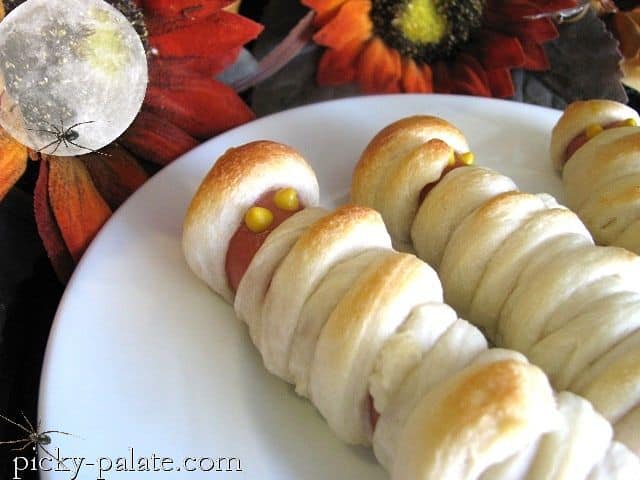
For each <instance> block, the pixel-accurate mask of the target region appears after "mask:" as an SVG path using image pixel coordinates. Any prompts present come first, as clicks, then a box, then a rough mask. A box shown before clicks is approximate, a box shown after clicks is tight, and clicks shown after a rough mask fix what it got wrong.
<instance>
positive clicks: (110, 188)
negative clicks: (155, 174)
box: [80, 144, 148, 210]
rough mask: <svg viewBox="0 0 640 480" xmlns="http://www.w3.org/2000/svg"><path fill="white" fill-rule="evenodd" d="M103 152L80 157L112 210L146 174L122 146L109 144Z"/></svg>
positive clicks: (137, 186) (130, 192)
mask: <svg viewBox="0 0 640 480" xmlns="http://www.w3.org/2000/svg"><path fill="white" fill-rule="evenodd" d="M103 152H104V153H106V154H107V155H108V156H105V155H99V154H97V153H91V154H88V155H83V156H82V157H80V159H81V160H82V162H83V163H84V165H85V166H86V167H87V169H88V170H89V174H90V175H91V179H92V180H93V183H94V185H95V187H96V189H97V190H98V192H100V195H101V196H102V198H104V200H105V201H106V202H107V203H108V204H109V207H110V208H111V209H112V210H115V209H117V208H118V207H119V206H120V205H122V203H123V202H124V201H125V200H126V199H127V198H129V196H130V195H131V194H132V193H133V192H135V191H136V190H137V189H138V188H139V187H140V186H141V185H142V184H143V183H144V182H146V181H147V179H148V175H147V173H146V172H145V171H144V170H143V168H142V167H141V166H140V165H139V164H138V162H137V161H136V159H135V158H134V157H132V156H131V155H130V154H129V153H128V152H127V151H126V150H125V149H124V148H122V147H120V146H118V145H117V144H111V145H109V146H108V147H106V148H105V149H103Z"/></svg>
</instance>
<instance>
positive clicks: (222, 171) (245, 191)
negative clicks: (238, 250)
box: [182, 141, 319, 302]
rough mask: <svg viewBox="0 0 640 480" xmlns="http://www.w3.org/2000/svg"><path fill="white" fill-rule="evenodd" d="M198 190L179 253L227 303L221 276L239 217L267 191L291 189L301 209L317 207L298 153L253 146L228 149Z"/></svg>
mask: <svg viewBox="0 0 640 480" xmlns="http://www.w3.org/2000/svg"><path fill="white" fill-rule="evenodd" d="M216 165H219V167H218V168H212V169H211V170H210V171H209V173H208V174H207V176H206V177H205V178H204V180H203V181H202V183H201V184H200V188H199V189H198V192H197V193H196V195H195V196H194V197H193V200H192V201H191V204H190V205H189V208H188V210H187V215H186V217H185V220H184V227H183V232H182V251H183V252H184V256H185V258H186V260H187V263H188V264H189V267H190V268H191V270H193V272H194V273H195V274H196V275H197V276H198V277H199V278H200V279H202V280H203V281H204V282H205V283H206V284H207V285H208V286H209V287H210V288H211V289H212V290H213V291H214V292H216V293H218V294H219V295H221V296H222V297H223V298H224V299H225V300H226V301H228V302H233V298H234V295H233V292H232V291H231V289H230V288H229V282H228V280H227V273H226V271H225V258H226V255H227V249H228V247H229V241H230V240H231V237H232V236H233V234H234V233H235V231H236V229H237V227H238V225H240V223H241V222H242V217H243V216H244V214H245V212H246V211H247V209H248V208H249V207H251V205H253V203H254V202H255V201H256V200H257V199H258V198H259V197H260V196H261V195H262V194H263V193H265V192H267V191H268V190H273V189H277V188H281V187H293V188H295V189H296V191H297V192H298V196H299V198H300V201H301V202H302V203H303V204H304V205H306V206H307V207H313V206H315V205H317V204H318V195H319V193H318V192H319V189H318V181H317V179H316V176H315V173H314V172H313V170H312V169H311V167H309V165H308V164H307V162H306V161H305V160H304V159H303V158H302V157H301V156H300V154H299V153H298V152H296V151H295V150H293V149H292V148H290V147H287V146H285V145H282V144H279V143H274V142H267V141H259V142H253V143H248V144H246V145H243V146H241V147H238V148H231V149H229V150H228V151H227V152H226V153H225V154H224V155H222V157H220V158H219V159H218V161H217V163H216Z"/></svg>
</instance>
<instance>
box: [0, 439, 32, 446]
mask: <svg viewBox="0 0 640 480" xmlns="http://www.w3.org/2000/svg"><path fill="white" fill-rule="evenodd" d="M28 441H29V439H28V438H23V439H22V440H9V441H6V442H0V445H13V444H16V443H22V442H28Z"/></svg>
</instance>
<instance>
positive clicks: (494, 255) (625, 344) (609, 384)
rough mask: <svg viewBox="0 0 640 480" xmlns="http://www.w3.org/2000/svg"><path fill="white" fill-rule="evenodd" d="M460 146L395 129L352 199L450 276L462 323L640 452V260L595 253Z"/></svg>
mask: <svg viewBox="0 0 640 480" xmlns="http://www.w3.org/2000/svg"><path fill="white" fill-rule="evenodd" d="M609 120H610V119H609ZM609 120H607V121H609ZM602 121H605V120H604V119H603V120H602ZM611 121H613V120H611ZM614 130H623V129H622V128H621V129H614ZM425 132H429V133H428V135H426V134H425ZM452 132H457V133H452ZM602 135H604V133H603V134H602ZM460 137H462V133H461V132H459V131H458V130H457V129H455V127H454V126H453V125H451V124H449V123H447V122H445V121H444V120H442V119H439V118H435V117H429V116H417V117H410V118H407V119H403V120H400V121H398V122H396V123H394V124H392V125H390V126H388V127H386V128H385V129H383V130H382V131H381V132H380V133H379V134H378V135H376V137H375V138H374V139H373V140H372V141H371V143H370V144H369V146H368V147H367V148H366V149H365V151H364V153H363V154H362V157H361V159H360V161H359V163H358V165H357V166H356V169H355V172H354V176H353V183H352V201H353V202H354V203H357V204H361V205H366V206H369V207H372V208H375V209H377V210H378V211H380V212H381V213H382V216H383V218H384V220H385V222H386V223H387V224H389V225H395V226H396V228H395V229H390V233H391V234H392V238H393V241H394V243H395V244H396V245H399V246H403V245H405V246H406V249H407V250H408V251H415V252H417V254H418V256H419V257H420V258H422V259H424V260H425V261H427V262H428V263H429V264H430V265H432V266H433V267H434V268H435V269H436V270H437V271H438V273H439V275H440V278H441V281H442V284H443V288H444V297H445V300H446V301H447V303H449V304H450V305H451V306H452V307H453V308H455V309H456V311H457V312H458V314H459V315H461V316H462V317H464V318H467V319H468V320H469V321H470V322H472V323H473V324H475V325H476V326H478V327H480V328H481V330H482V331H483V332H484V333H485V334H486V335H487V337H488V338H489V340H490V341H491V342H492V343H493V344H495V345H497V346H500V347H504V348H510V349H514V350H518V351H520V352H522V353H524V354H525V355H526V356H527V357H528V358H529V360H530V361H531V362H532V363H534V364H537V365H538V366H540V367H542V368H543V370H545V372H546V373H547V374H548V375H549V377H550V379H551V381H552V384H553V385H554V386H555V387H556V388H557V389H559V390H565V389H567V390H570V391H572V392H575V393H577V394H579V395H583V396H584V397H585V398H586V399H588V400H589V401H591V402H592V403H593V406H594V407H595V408H596V409H597V410H598V411H599V412H600V413H602V414H603V415H604V416H605V417H606V418H607V419H608V420H609V421H611V422H612V423H613V425H614V429H615V435H616V438H617V439H619V440H620V441H621V442H624V443H625V444H626V445H627V446H628V447H629V448H631V449H632V450H634V451H635V452H636V453H637V454H640V362H638V359H639V358H640V344H639V343H638V341H637V338H640V257H638V256H637V255H635V254H634V253H632V252H629V251H628V250H626V249H623V248H618V247H601V246H595V245H594V242H593V240H592V237H591V235H590V233H589V231H588V230H587V228H586V227H585V226H584V224H583V223H582V222H581V221H580V219H579V217H578V216H577V215H576V214H574V213H573V212H571V211H570V210H568V209H567V208H565V207H563V206H561V205H559V204H558V203H557V202H556V201H555V200H554V199H553V198H552V197H550V196H549V195H547V194H530V193H524V192H520V191H519V190H518V189H517V187H516V185H515V183H514V182H513V181H512V180H511V179H509V178H508V177H505V176H504V175H501V174H499V173H497V172H495V171H493V170H491V169H488V168H483V167H479V166H475V165H471V163H472V162H471V161H470V160H471V159H472V158H473V155H472V154H471V153H470V152H469V151H467V149H468V148H469V147H468V146H467V143H466V141H464V142H463V141H462V140H461V139H460ZM452 139H453V140H452ZM587 147H588V144H586V145H584V146H583V147H581V148H580V150H578V152H577V153H576V155H578V153H579V152H581V151H583V149H586V148H587ZM417 152H420V153H419V155H420V158H421V161H422V163H421V164H420V166H419V167H417V166H416V165H418V164H417V163H416V160H415V159H416V156H417V155H418V153H417ZM446 158H449V161H448V162H446V161H445V159H446ZM571 161H573V160H571ZM416 168H419V169H420V171H416V170H415V169H416ZM387 169H389V170H387ZM381 172H383V173H381ZM387 178H391V181H387V180H385V179H387ZM417 179H420V181H417ZM593 183H594V182H593V181H592V182H591V184H592V185H593ZM400 185H402V187H400ZM391 198H395V199H399V198H403V199H404V202H405V205H404V209H403V208H401V206H399V205H397V203H389V199H391ZM408 214H410V217H409V218H408V219H407V215H408Z"/></svg>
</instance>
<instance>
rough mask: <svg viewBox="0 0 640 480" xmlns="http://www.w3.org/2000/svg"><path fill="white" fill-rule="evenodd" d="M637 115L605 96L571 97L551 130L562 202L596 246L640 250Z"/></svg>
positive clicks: (638, 131)
mask: <svg viewBox="0 0 640 480" xmlns="http://www.w3.org/2000/svg"><path fill="white" fill-rule="evenodd" d="M639 122H640V116H638V113H637V112H636V111H635V110H634V109H632V108H630V107H628V106H626V105H623V104H621V103H618V102H614V101H611V100H587V101H578V102H574V103H572V104H571V105H569V106H568V107H567V109H566V110H565V112H564V113H563V115H562V116H561V117H560V119H559V120H558V123H557V124H556V125H555V127H554V128H553V132H552V135H551V147H550V149H551V161H552V162H553V166H554V167H555V169H556V170H557V171H558V172H560V173H561V174H562V181H563V183H564V188H565V192H566V198H567V205H568V206H569V208H571V209H572V210H574V211H575V212H576V213H577V214H578V215H579V216H580V218H581V219H582V220H583V221H584V223H585V225H586V226H587V227H588V228H589V231H590V232H591V233H592V234H593V237H594V239H595V240H596V243H598V244H600V245H617V246H621V247H625V248H628V249H629V250H631V251H633V252H635V253H640V127H639V126H638V123H639Z"/></svg>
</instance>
